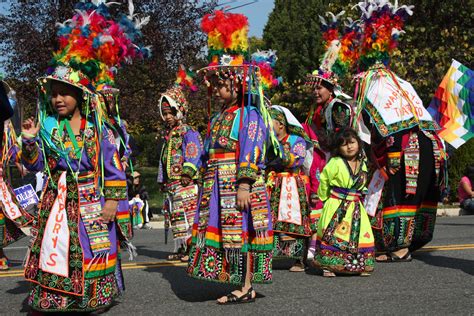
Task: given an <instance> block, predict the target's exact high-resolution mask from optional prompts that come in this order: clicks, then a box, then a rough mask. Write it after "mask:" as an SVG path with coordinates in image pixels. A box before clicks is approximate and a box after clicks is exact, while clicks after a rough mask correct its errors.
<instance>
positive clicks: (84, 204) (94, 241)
mask: <svg viewBox="0 0 474 316" xmlns="http://www.w3.org/2000/svg"><path fill="white" fill-rule="evenodd" d="M77 188H78V191H79V210H80V214H81V218H82V222H83V223H84V226H85V228H86V232H87V236H88V237H89V241H90V246H91V249H92V253H93V255H94V258H96V257H106V256H107V255H108V254H109V252H110V240H109V230H108V227H107V224H105V223H103V222H102V205H101V203H100V195H99V191H98V188H97V186H96V184H95V182H94V177H93V174H92V173H90V174H86V175H83V176H80V177H79V178H78V184H77Z"/></svg>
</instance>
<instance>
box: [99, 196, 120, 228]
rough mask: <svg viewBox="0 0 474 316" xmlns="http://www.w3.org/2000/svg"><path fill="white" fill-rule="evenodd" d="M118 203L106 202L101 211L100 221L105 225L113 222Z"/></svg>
mask: <svg viewBox="0 0 474 316" xmlns="http://www.w3.org/2000/svg"><path fill="white" fill-rule="evenodd" d="M117 207H118V202H117V201H115V200H106V201H105V204H104V208H103V209H102V220H103V222H104V223H105V224H108V223H109V222H113V221H114V220H115V214H116V213H117Z"/></svg>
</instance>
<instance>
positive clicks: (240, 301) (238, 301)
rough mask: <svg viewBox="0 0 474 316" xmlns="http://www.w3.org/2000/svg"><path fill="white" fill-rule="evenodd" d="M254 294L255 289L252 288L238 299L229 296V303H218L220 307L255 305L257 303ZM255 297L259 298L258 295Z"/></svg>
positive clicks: (231, 295)
mask: <svg viewBox="0 0 474 316" xmlns="http://www.w3.org/2000/svg"><path fill="white" fill-rule="evenodd" d="M252 292H253V287H250V289H249V290H248V291H247V293H245V294H244V295H242V296H240V297H237V296H236V295H235V294H232V293H230V294H227V301H225V302H223V303H221V302H217V304H219V305H231V304H243V303H253V302H255V297H252ZM255 296H257V293H255Z"/></svg>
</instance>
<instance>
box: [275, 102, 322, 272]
mask: <svg viewBox="0 0 474 316" xmlns="http://www.w3.org/2000/svg"><path fill="white" fill-rule="evenodd" d="M269 112H270V115H271V117H272V119H273V129H274V131H275V133H276V136H277V138H278V140H279V142H280V145H281V151H282V159H275V161H271V162H269V163H268V164H267V169H266V172H267V186H268V188H269V192H270V193H269V194H270V205H271V209H272V215H273V231H274V249H273V254H274V257H275V258H276V257H287V258H293V259H296V260H297V261H296V263H295V264H294V265H293V266H292V267H291V268H290V271H291V272H303V271H305V265H304V261H305V259H306V250H307V242H308V239H309V237H310V236H311V227H310V218H309V213H310V208H309V201H308V191H309V190H308V189H309V179H308V176H306V175H305V174H304V173H303V170H302V166H303V163H304V161H305V158H306V154H307V150H309V149H310V148H307V147H308V146H310V147H312V146H313V144H312V142H311V140H310V139H309V138H308V136H307V135H306V133H305V132H304V130H303V127H302V126H301V124H300V123H299V122H298V120H297V119H296V117H294V115H293V114H292V113H291V112H290V111H289V110H288V109H287V108H284V107H281V106H277V105H274V106H272V107H271V108H270V110H269Z"/></svg>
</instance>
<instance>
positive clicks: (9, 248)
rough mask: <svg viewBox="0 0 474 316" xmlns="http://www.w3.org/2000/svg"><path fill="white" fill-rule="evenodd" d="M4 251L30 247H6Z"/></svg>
mask: <svg viewBox="0 0 474 316" xmlns="http://www.w3.org/2000/svg"><path fill="white" fill-rule="evenodd" d="M3 249H7V250H12V249H28V247H26V246H21V247H5V248H3Z"/></svg>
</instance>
